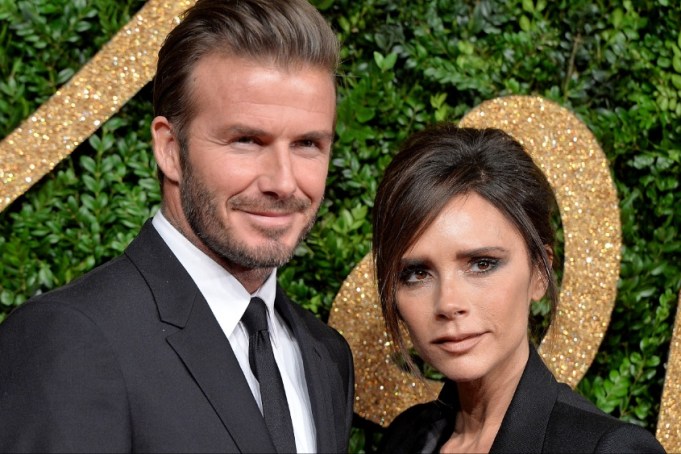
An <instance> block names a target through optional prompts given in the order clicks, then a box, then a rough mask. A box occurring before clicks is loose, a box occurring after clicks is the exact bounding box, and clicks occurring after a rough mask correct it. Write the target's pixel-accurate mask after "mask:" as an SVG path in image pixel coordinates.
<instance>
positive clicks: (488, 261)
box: [468, 257, 500, 274]
mask: <svg viewBox="0 0 681 454" xmlns="http://www.w3.org/2000/svg"><path fill="white" fill-rule="evenodd" d="M499 262H500V260H499V259H498V258H494V257H474V258H472V259H471V260H470V261H469V262H468V265H469V271H470V272H471V273H480V274H485V273H489V272H490V271H492V270H494V269H495V268H496V267H497V266H499Z"/></svg>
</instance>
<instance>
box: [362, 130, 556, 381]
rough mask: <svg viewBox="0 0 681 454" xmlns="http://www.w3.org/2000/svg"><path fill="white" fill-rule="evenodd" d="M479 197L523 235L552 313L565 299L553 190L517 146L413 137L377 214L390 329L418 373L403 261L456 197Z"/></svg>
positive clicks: (390, 174) (376, 251)
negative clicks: (408, 337)
mask: <svg viewBox="0 0 681 454" xmlns="http://www.w3.org/2000/svg"><path fill="white" fill-rule="evenodd" d="M471 193H475V194H478V195H479V196H481V197H482V198H484V199H485V200H487V201H488V202H489V203H490V204H492V205H493V206H494V207H495V208H496V209H498V210H499V211H500V212H501V213H502V214H503V215H504V216H505V217H506V219H508V220H509V222H511V224H512V225H513V226H514V227H515V228H516V229H517V231H518V232H519V233H520V235H521V237H522V238H523V241H524V242H525V245H526V247H527V251H528V253H529V260H530V263H531V265H532V266H533V267H536V269H538V270H539V272H540V273H541V275H542V278H543V279H545V282H546V286H547V296H548V299H549V301H550V303H551V316H552V315H553V313H554V311H555V308H556V305H557V302H558V301H557V300H558V295H557V288H556V284H555V281H554V278H553V271H552V267H551V260H550V258H549V256H548V254H547V250H546V248H547V247H549V248H553V245H554V230H553V226H552V224H551V213H552V211H553V209H554V207H555V198H554V195H553V191H552V189H551V186H550V185H549V183H548V181H547V180H546V176H545V175H544V173H543V172H542V171H541V169H539V167H537V165H536V164H535V163H534V162H533V161H532V158H531V157H530V155H528V154H527V152H526V151H525V150H524V149H523V147H522V145H520V144H519V143H518V142H517V141H515V140H514V139H513V138H512V137H510V136H509V135H508V134H506V133H505V132H503V131H501V130H499V129H472V128H457V127H456V126H454V125H451V124H444V125H440V126H435V127H431V128H430V129H426V130H424V131H421V132H418V133H416V134H414V135H413V136H411V137H410V138H409V139H408V140H407V142H406V143H405V144H404V145H403V147H402V149H401V150H400V152H399V153H398V154H397V155H396V156H395V158H394V159H393V161H392V162H391V163H390V165H389V166H388V167H387V169H386V171H385V175H384V177H383V180H382V181H381V183H380V185H379V187H378V192H377V195H376V201H375V203H374V213H373V216H374V217H373V235H374V236H373V256H374V263H375V269H376V280H377V281H378V292H379V295H380V299H381V308H382V310H383V316H384V318H385V322H386V328H387V330H388V332H389V334H390V335H391V336H392V338H393V340H394V341H395V344H396V347H397V348H398V350H399V351H400V352H401V353H402V354H403V356H404V360H405V361H406V363H407V365H408V366H410V368H412V370H414V364H413V361H411V359H410V357H409V355H408V351H407V347H406V345H405V341H404V339H403V336H402V332H401V329H400V315H399V312H398V310H397V301H396V292H397V286H398V284H399V276H400V271H401V269H400V266H401V260H402V257H403V256H404V254H405V253H406V251H407V250H409V248H410V247H411V246H412V245H413V244H414V243H415V242H416V241H417V240H418V239H419V238H420V236H421V234H423V232H424V231H425V230H426V229H427V228H428V227H429V226H430V225H431V224H432V223H433V222H434V220H435V218H436V217H437V216H438V215H439V214H440V212H441V211H442V209H443V208H444V207H445V205H447V203H449V201H451V200H452V199H453V198H454V197H457V196H460V195H466V194H471Z"/></svg>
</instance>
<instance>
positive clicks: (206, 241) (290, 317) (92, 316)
mask: <svg viewBox="0 0 681 454" xmlns="http://www.w3.org/2000/svg"><path fill="white" fill-rule="evenodd" d="M337 61H338V43H337V40H336V38H335V35H334V34H333V32H332V31H331V29H330V28H329V27H328V25H327V24H326V23H325V21H324V20H323V18H322V17H321V16H320V14H319V13H318V12H317V11H316V10H315V9H314V8H313V7H312V6H310V5H309V4H308V3H307V2H306V1H305V0H292V1H287V2H278V1H277V2H274V1H271V0H239V1H216V0H199V1H198V2H197V3H196V5H195V6H194V7H192V8H190V10H189V11H188V12H187V13H186V15H185V17H184V19H183V21H182V22H181V23H180V25H178V27H177V28H176V29H175V30H174V31H173V32H171V33H170V35H169V36H168V38H167V39H166V42H165V43H164V45H163V48H162V49H161V51H160V53H159V62H158V68H157V76H156V80H155V86H154V109H155V114H156V117H155V118H154V120H153V122H152V125H151V130H152V136H153V148H154V154H155V157H156V160H157V163H158V168H159V177H160V181H161V186H162V194H163V203H162V209H161V212H159V213H158V214H157V215H156V216H155V217H154V218H153V220H151V221H149V222H147V223H146V224H145V225H144V227H143V228H142V230H141V232H140V234H139V235H138V237H137V238H136V239H135V240H134V241H133V242H132V243H131V244H130V246H129V247H128V248H127V249H126V251H125V253H124V255H122V256H121V257H118V258H117V259H114V260H113V261H111V262H109V263H107V264H105V265H103V266H101V267H99V268H97V269H95V270H94V271H92V272H90V273H89V274H87V275H86V276H84V277H82V278H80V279H78V280H76V281H74V282H72V283H71V284H69V285H67V286H65V287H63V288H61V289H57V290H55V291H53V292H50V293H47V294H44V295H41V296H39V297H36V298H34V300H33V301H31V302H28V303H27V304H25V305H24V306H22V307H21V308H19V309H18V310H17V311H15V313H13V314H12V315H11V316H10V317H9V318H8V319H7V320H6V321H5V322H4V323H3V324H2V325H0V421H1V424H2V430H1V431H0V451H2V452H7V451H13V452H14V451H69V452H76V451H80V452H83V451H87V452H95V451H107V452H125V451H147V452H163V451H165V452H167V451H175V452H274V451H278V452H290V451H294V450H297V451H299V452H314V451H319V452H338V451H344V450H346V449H347V442H348V436H349V430H350V424H351V419H352V401H353V399H352V396H353V379H352V358H351V354H350V350H349V348H348V346H347V344H346V343H345V341H344V340H343V339H342V337H341V336H340V335H339V334H338V333H336V332H335V331H333V330H332V329H330V328H328V327H327V326H326V325H324V324H323V323H321V322H320V321H319V320H317V319H316V318H315V317H313V316H312V315H311V314H309V313H307V312H306V311H304V310H302V309H301V308H300V307H299V306H297V305H295V304H292V303H291V302H290V301H289V300H288V299H287V298H286V296H285V295H284V294H283V292H282V290H281V289H280V288H279V287H278V286H277V284H276V268H277V267H278V266H281V265H283V264H284V263H286V262H287V261H288V260H289V258H290V257H291V255H292V253H293V251H294V249H295V247H296V246H297V245H298V243H299V242H300V241H301V239H302V237H303V236H304V235H305V234H306V233H307V231H308V230H309V229H310V227H311V226H312V223H313V221H314V218H315V216H316V213H317V209H318V207H319V205H320V203H321V200H322V198H323V193H324V184H325V180H326V175H327V169H328V164H329V158H330V149H331V144H332V139H333V134H334V120H335V83H334V74H335V70H336V65H337ZM263 301H264V305H263V304H262V302H263ZM258 311H260V312H258ZM254 314H255V315H254ZM259 323H260V325H258V324H259ZM273 364H274V365H273ZM272 415H274V416H272Z"/></svg>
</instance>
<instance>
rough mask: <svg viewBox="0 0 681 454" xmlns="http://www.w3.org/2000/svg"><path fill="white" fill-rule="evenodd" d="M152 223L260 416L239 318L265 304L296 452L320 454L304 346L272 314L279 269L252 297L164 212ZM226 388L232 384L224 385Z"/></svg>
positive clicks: (246, 334) (260, 405) (275, 313)
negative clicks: (206, 310) (214, 325)
mask: <svg viewBox="0 0 681 454" xmlns="http://www.w3.org/2000/svg"><path fill="white" fill-rule="evenodd" d="M152 224H153V226H154V227H155V228H156V230H157V231H158V233H159V235H161V238H163V241H165V243H166V244H167V245H168V247H169V248H170V250H171V251H172V252H173V254H175V257H177V259H178V260H179V261H180V263H181V264H182V266H183V267H184V268H185V269H186V270H187V272H188V273H189V275H190V276H191V278H192V279H193V280H194V282H195V283H196V286H197V287H198V288H199V290H200V291H201V293H202V294H203V297H204V298H205V299H206V301H207V302H208V305H209V306H210V309H211V310H212V311H213V314H214V315H215V318H216V319H217V321H218V323H219V324H220V327H221V328H222V331H223V332H224V333H225V336H226V337H227V339H228V340H229V343H230V345H231V346H232V350H234V354H235V355H236V359H237V360H238V361H239V365H240V366H241V370H242V371H243V373H244V376H245V377H246V381H247V382H248V385H249V386H250V388H251V392H252V393H253V397H255V400H256V402H257V403H258V406H259V407H260V412H261V413H262V402H261V398H260V387H259V385H258V380H256V378H255V376H254V375H253V372H252V371H251V366H250V364H249V362H248V333H247V331H246V328H244V326H243V323H241V317H242V316H243V315H244V312H245V311H246V307H248V304H249V302H250V300H251V297H253V296H258V297H260V298H262V300H263V301H264V302H265V304H266V305H267V319H268V324H269V331H270V338H271V341H272V348H273V350H274V358H275V360H276V362H277V366H279V371H280V372H281V378H282V380H283V382H284V390H285V391H286V400H287V401H288V406H289V410H290V412H291V420H292V422H293V432H294V435H295V437H296V448H297V450H298V452H304V453H307V452H310V453H312V452H316V450H317V444H316V438H317V437H316V430H315V426H314V420H313V418H312V408H311V405H310V396H309V395H308V392H307V382H306V380H305V370H304V368H303V358H302V355H301V353H300V347H299V346H298V342H297V341H296V339H295V338H294V337H293V333H291V331H290V330H289V328H288V326H286V322H284V321H283V320H282V319H281V317H280V316H279V314H277V312H276V311H275V310H274V298H275V295H276V287H277V273H276V269H275V270H273V271H272V274H271V275H270V276H269V277H268V278H267V280H266V281H265V283H264V284H263V285H262V287H260V288H259V289H258V290H257V291H256V292H255V293H253V294H250V293H248V291H247V290H246V289H245V288H244V287H243V286H242V285H241V283H239V281H237V280H236V278H235V277H234V276H232V275H231V274H230V273H229V272H227V271H226V270H225V269H224V268H223V267H222V266H220V265H219V264H218V263H216V262H215V261H214V260H213V259H211V258H210V257H208V256H207V255H206V254H204V253H203V252H202V251H201V250H200V249H199V248H197V247H196V246H194V245H193V244H192V243H191V242H190V241H189V240H188V239H187V238H185V237H184V235H182V234H181V233H180V232H179V231H178V230H177V229H176V228H175V227H173V226H172V224H170V222H168V220H167V219H166V218H165V217H164V216H163V214H162V213H161V212H160V211H159V212H158V213H156V215H155V216H154V219H153V221H152ZM225 386H229V384H228V383H225ZM234 411H239V409H237V408H235V409H234Z"/></svg>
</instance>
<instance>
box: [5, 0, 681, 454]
mask: <svg viewBox="0 0 681 454" xmlns="http://www.w3.org/2000/svg"><path fill="white" fill-rule="evenodd" d="M314 3H315V4H316V5H317V6H318V7H319V8H320V9H321V10H322V11H323V13H324V15H325V16H326V17H327V18H328V20H329V21H330V22H331V23H332V25H333V26H334V28H335V29H336V30H337V31H338V33H339V35H340V37H341V39H342V41H343V65H342V68H341V75H340V89H339V108H338V120H339V121H338V128H337V133H338V134H337V143H336V146H335V149H334V156H333V166H332V169H331V171H330V175H329V181H328V184H329V186H328V191H327V198H326V201H325V204H324V206H323V207H322V212H321V217H320V220H319V222H318V223H317V225H316V227H315V228H314V230H313V232H312V233H311V235H310V237H309V239H308V241H307V242H306V243H305V244H304V245H303V246H301V247H300V248H299V250H298V251H297V253H296V257H295V258H294V260H293V261H292V262H291V263H290V264H289V265H287V266H286V267H285V268H284V269H282V271H281V281H282V283H283V284H284V286H285V287H286V288H287V290H288V292H289V294H290V295H291V296H292V297H293V299H294V300H296V301H298V302H299V303H300V304H302V305H303V306H305V307H307V308H309V309H310V310H312V311H314V312H315V313H316V314H318V316H319V317H321V318H322V319H324V320H325V319H326V318H327V316H328V312H329V309H330V306H331V303H332V301H333V298H334V296H335V294H336V292H337V291H338V289H339V287H340V284H341V282H342V280H343V279H344V278H345V277H346V276H347V275H348V274H349V272H350V270H351V269H352V267H353V266H354V265H355V264H356V263H357V262H358V261H359V259H361V258H362V257H363V256H364V255H365V254H366V253H368V252H369V249H370V241H371V228H370V216H371V208H372V200H373V197H374V194H375V191H376V186H377V183H378V181H380V178H381V174H382V172H383V169H384V168H385V166H386V164H387V163H388V162H389V161H390V159H391V156H392V155H393V153H394V151H395V149H396V147H397V145H398V144H399V143H400V142H401V141H402V140H403V139H404V138H405V137H406V136H407V135H408V134H410V133H411V132H413V131H416V130H418V129H421V128H423V127H424V126H425V125H427V124H430V123H433V122H436V121H442V120H451V121H458V120H459V119H460V118H461V117H462V116H463V115H464V114H465V113H466V112H467V111H469V110H470V109H471V108H472V107H474V106H476V105H478V104H480V103H481V102H482V101H484V100H488V99H492V98H495V97H499V96H503V95H508V94H536V95H541V96H544V97H546V98H548V99H551V100H553V101H556V102H557V103H559V104H561V105H563V106H565V107H567V108H569V109H571V110H572V111H573V112H575V113H576V114H578V115H579V117H580V118H581V119H582V120H583V121H584V122H585V123H586V124H587V125H588V126H589V127H590V128H591V130H592V131H593V132H594V133H595V135H596V137H597V138H598V140H599V141H600V143H601V145H602V147H603V149H604V151H605V154H606V156H607V158H608V160H609V162H610V167H611V169H612V174H613V177H614V180H615V184H616V186H617V190H618V194H619V198H620V209H621V213H622V230H623V249H622V271H621V276H620V281H619V292H618V297H617V302H616V306H615V310H614V312H613V318H612V322H611V324H610V327H609V329H608V332H607V334H606V336H605V339H604V341H603V344H602V346H601V348H600V350H599V354H598V356H597V358H596V361H595V362H594V364H593V366H592V367H591V368H590V370H589V372H588V374H587V376H586V378H585V379H584V380H583V381H582V382H581V383H580V385H579V390H580V392H582V393H583V394H584V395H586V396H587V397H588V398H590V399H591V400H593V401H594V402H595V403H596V404H597V405H598V406H599V407H600V408H602V409H604V410H605V411H607V412H610V413H612V414H613V415H615V416H617V417H620V418H622V419H624V420H627V421H631V422H634V423H637V424H640V425H642V426H645V427H648V428H649V429H650V430H654V429H655V423H656V421H657V414H658V411H659V402H660V397H661V390H662V384H663V381H664V374H665V366H664V363H665V361H666V359H667V351H668V345H669V340H670V337H671V327H672V324H673V319H674V315H675V306H676V304H675V303H676V299H677V294H678V292H679V289H680V287H681V237H680V236H679V234H678V230H679V228H680V227H681V211H680V210H678V209H675V208H676V204H677V203H681V195H680V192H679V180H680V179H681V99H680V98H681V33H680V32H679V30H681V9H680V8H679V7H678V5H677V4H676V1H675V0H638V1H636V2H633V1H630V0H596V1H586V0H556V1H547V0H535V1H533V0H515V1H514V0H507V1H492V0H478V1H473V0H458V1H457V0H420V1H416V0H361V1H359V0H317V1H316V2H314ZM143 4H144V2H143V1H141V0H88V1H86V0H30V1H23V0H18V1H17V0H0V138H1V137H4V136H6V135H7V134H9V133H10V132H11V131H12V130H13V129H14V128H15V127H17V126H18V124H19V123H20V122H21V120H22V119H24V118H25V117H27V116H28V115H29V114H30V113H31V112H32V111H33V110H34V109H35V108H37V107H38V106H39V105H40V104H41V103H43V102H44V101H45V100H46V99H47V98H48V97H49V96H50V95H51V94H52V93H54V91H55V90H56V89H57V87H59V86H60V85H61V84H62V83H64V82H65V81H66V80H68V79H69V78H70V77H71V76H72V75H73V74H74V73H75V72H76V71H77V70H78V69H79V68H80V67H81V66H82V65H83V64H84V63H85V62H86V61H87V60H88V59H90V58H91V57H92V56H93V55H94V54H95V53H96V52H97V50H98V49H99V48H100V47H101V46H102V45H103V44H104V43H105V42H106V41H107V40H108V39H109V38H110V37H111V36H112V35H113V34H114V33H115V32H116V31H117V30H118V29H119V28H120V27H121V26H122V25H123V24H125V23H126V22H127V21H128V20H129V18H130V17H131V15H133V14H134V13H135V12H136V11H137V10H138V9H139V8H140V7H141V6H142V5H143ZM150 98H151V97H150V87H145V88H144V89H143V90H142V91H141V92H140V93H139V94H138V95H137V96H136V97H135V98H134V99H133V100H132V101H131V102H129V103H128V104H127V105H126V106H125V107H124V108H123V109H122V110H121V111H120V112H119V113H118V114H117V115H116V116H115V117H114V118H112V119H111V120H110V121H109V122H107V123H106V124H105V125H103V126H102V128H101V129H100V130H99V131H98V132H97V133H96V134H95V135H93V136H92V137H91V138H90V139H89V140H88V141H87V142H86V143H84V144H83V145H81V146H80V147H79V148H78V149H77V150H76V151H75V152H74V153H73V155H72V156H71V158H69V159H67V160H65V161H64V162H62V163H61V164H59V166H58V167H57V169H55V170H54V171H53V172H52V173H51V174H50V175H48V176H47V177H45V178H44V179H43V180H41V181H40V182H39V183H38V184H36V185H35V186H34V187H33V188H32V189H31V190H30V191H29V192H28V193H27V194H26V195H24V196H23V197H21V198H20V199H18V200H17V201H16V202H14V203H13V204H12V205H11V206H10V207H9V208H7V209H6V210H5V211H4V212H2V213H0V230H1V231H2V235H1V236H0V257H1V259H0V320H2V319H3V318H4V317H5V316H6V314H7V313H9V312H10V311H11V309H12V308H14V307H15V306H17V305H19V304H21V303H22V302H23V301H25V300H26V299H27V298H29V297H31V296H32V295H35V294H36V293H40V292H44V291H47V290H49V289H52V288H54V287H57V286H60V285H62V284H64V283H65V282H68V281H69V280H71V279H73V278H74V277H76V276H78V275H80V274H82V273H84V272H86V271H88V270H89V269H91V268H92V267H94V266H96V265H98V264H101V263H103V262H105V261H106V260H108V259H110V258H111V257H113V256H115V255H117V254H119V253H120V252H121V251H122V250H123V248H124V247H125V246H126V245H127V243H128V242H129V241H130V240H131V239H132V238H133V237H134V235H135V234H136V232H137V229H138V228H139V226H141V224H142V223H143V221H144V220H145V219H146V218H148V217H149V216H150V215H151V214H152V213H153V212H154V210H155V209H156V208H157V207H158V203H159V190H158V187H157V184H156V180H155V167H154V162H153V156H152V153H151V151H150V147H149V131H148V130H149V128H148V125H149V122H150V120H151V104H150ZM373 429H375V428H371V427H368V426H367V425H366V424H363V423H362V422H360V421H358V423H357V428H356V430H355V431H354V433H353V439H352V445H351V451H353V452H359V451H363V450H368V451H370V450H372V449H373V447H374V446H375V442H376V440H377V437H378V436H380V431H374V430H373Z"/></svg>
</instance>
